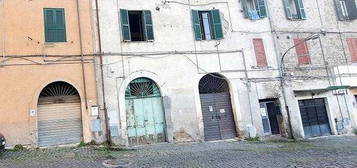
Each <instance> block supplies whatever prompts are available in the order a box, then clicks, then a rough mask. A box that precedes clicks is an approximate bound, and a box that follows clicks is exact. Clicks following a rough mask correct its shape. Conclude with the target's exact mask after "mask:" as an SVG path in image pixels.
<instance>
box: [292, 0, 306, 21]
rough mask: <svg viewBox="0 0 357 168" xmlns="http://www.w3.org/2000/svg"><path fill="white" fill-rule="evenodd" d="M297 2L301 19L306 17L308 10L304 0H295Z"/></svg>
mask: <svg viewBox="0 0 357 168" xmlns="http://www.w3.org/2000/svg"><path fill="white" fill-rule="evenodd" d="M295 3H296V8H297V11H298V14H299V17H300V19H306V12H305V8H304V3H303V2H302V0H295Z"/></svg>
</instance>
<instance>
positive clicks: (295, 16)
mask: <svg viewBox="0 0 357 168" xmlns="http://www.w3.org/2000/svg"><path fill="white" fill-rule="evenodd" d="M283 6H284V10H285V15H286V17H287V19H289V20H292V21H295V20H296V21H299V20H306V19H307V15H306V8H305V5H304V1H303V0H283ZM292 8H293V9H294V11H296V12H294V13H292Z"/></svg>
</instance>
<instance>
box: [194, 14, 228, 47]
mask: <svg viewBox="0 0 357 168" xmlns="http://www.w3.org/2000/svg"><path fill="white" fill-rule="evenodd" d="M192 22H193V30H194V34H195V39H196V40H212V39H223V28H222V22H221V15H220V13H219V10H217V9H214V10H210V11H197V10H192Z"/></svg>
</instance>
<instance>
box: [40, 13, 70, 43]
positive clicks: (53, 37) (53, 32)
mask: <svg viewBox="0 0 357 168" xmlns="http://www.w3.org/2000/svg"><path fill="white" fill-rule="evenodd" d="M43 11H44V19H45V21H44V23H45V41H46V42H66V40H67V39H66V22H65V14H64V9H63V8H45V9H44V10H43Z"/></svg>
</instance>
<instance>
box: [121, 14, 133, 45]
mask: <svg viewBox="0 0 357 168" xmlns="http://www.w3.org/2000/svg"><path fill="white" fill-rule="evenodd" d="M120 18H121V29H122V34H123V40H124V41H131V36H130V25H129V15H128V10H125V9H120Z"/></svg>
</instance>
